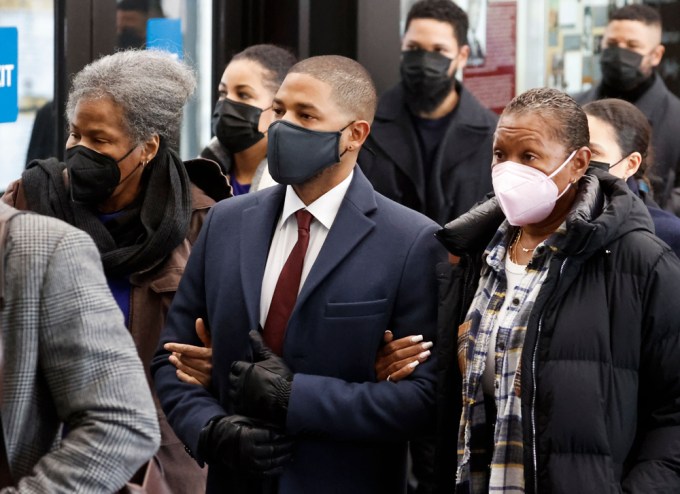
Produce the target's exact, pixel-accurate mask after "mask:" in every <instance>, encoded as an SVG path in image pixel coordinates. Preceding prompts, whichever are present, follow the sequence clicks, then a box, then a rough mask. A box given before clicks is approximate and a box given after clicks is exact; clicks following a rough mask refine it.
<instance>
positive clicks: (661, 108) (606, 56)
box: [575, 4, 680, 215]
mask: <svg viewBox="0 0 680 494" xmlns="http://www.w3.org/2000/svg"><path fill="white" fill-rule="evenodd" d="M661 34H662V26H661V16H660V15H659V13H658V11H657V10H655V9H654V8H652V7H649V6H647V5H637V4H636V5H627V6H625V7H621V8H620V9H618V10H615V11H614V12H612V14H611V15H610V17H609V24H607V28H606V30H605V33H604V37H603V38H602V54H601V58H600V65H601V68H602V81H601V82H600V84H598V85H597V86H595V87H594V88H592V89H591V90H589V91H587V92H585V93H582V94H580V95H577V96H575V99H576V101H577V102H578V103H579V104H585V103H589V102H591V101H594V100H598V99H603V98H619V99H623V100H626V101H628V102H630V103H633V104H634V105H635V106H636V107H638V108H639V109H640V111H642V113H644V114H645V116H646V117H647V118H648V119H649V122H650V124H651V126H652V129H653V131H654V132H653V134H652V145H653V149H654V156H653V163H654V164H653V166H652V168H651V169H650V170H649V172H648V175H650V178H651V181H652V186H653V188H654V190H653V193H654V199H655V200H656V201H657V202H658V203H659V205H660V206H662V207H664V208H665V209H668V210H670V211H673V212H674V213H675V214H676V215H680V142H679V141H678V136H680V99H678V98H677V97H676V96H675V95H674V94H673V93H671V92H670V91H669V90H668V88H667V87H666V85H665V84H664V83H663V80H662V79H661V76H659V74H658V73H657V71H656V68H657V67H658V66H659V64H660V63H661V59H662V58H663V54H664V46H663V45H662V44H661Z"/></svg>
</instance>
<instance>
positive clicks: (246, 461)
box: [198, 415, 293, 476]
mask: <svg viewBox="0 0 680 494" xmlns="http://www.w3.org/2000/svg"><path fill="white" fill-rule="evenodd" d="M292 448H293V442H292V441H291V440H290V439H289V438H287V437H286V436H283V435H281V434H279V433H277V432H275V431H273V430H272V429H270V428H267V427H265V426H264V425H262V424H258V423H257V422H256V421H254V420H251V419H249V418H248V417H242V416H240V415H230V416H228V417H220V418H217V419H213V420H211V421H210V422H208V425H206V426H205V427H204V428H203V430H202V431H201V435H200V436H199V440H198V451H199V454H200V455H201V457H203V459H204V460H205V461H206V462H207V463H208V464H209V465H211V466H213V465H224V466H226V467H228V468H230V469H232V470H236V471H238V472H245V473H248V474H251V475H264V476H276V475H281V473H283V467H284V465H285V464H286V463H287V462H288V461H289V460H290V457H291V452H292Z"/></svg>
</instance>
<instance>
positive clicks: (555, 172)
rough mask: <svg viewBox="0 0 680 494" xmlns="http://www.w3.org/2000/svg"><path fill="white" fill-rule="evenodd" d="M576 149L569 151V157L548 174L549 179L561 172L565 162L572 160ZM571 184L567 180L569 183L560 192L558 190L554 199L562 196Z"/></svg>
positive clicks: (565, 164)
mask: <svg viewBox="0 0 680 494" xmlns="http://www.w3.org/2000/svg"><path fill="white" fill-rule="evenodd" d="M576 151H578V149H574V150H573V151H572V152H571V154H570V155H569V157H568V158H567V159H566V160H565V161H564V163H562V164H561V165H560V166H558V167H557V170H555V171H554V172H552V173H551V174H550V175H548V178H549V179H552V178H553V177H554V176H555V175H557V174H558V173H559V172H561V171H562V169H563V168H564V167H565V166H567V163H569V162H570V161H571V160H572V158H573V157H574V155H576ZM572 185H573V183H572V182H569V183H568V184H567V186H566V187H565V188H564V190H563V191H562V192H560V194H559V195H558V196H557V199H555V200H556V201H557V200H558V199H559V198H560V197H562V196H563V195H564V194H566V193H567V191H568V190H569V189H570V188H571V186H572Z"/></svg>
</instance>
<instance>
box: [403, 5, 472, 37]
mask: <svg viewBox="0 0 680 494" xmlns="http://www.w3.org/2000/svg"><path fill="white" fill-rule="evenodd" d="M413 19H434V20H435V21H440V22H446V23H448V24H451V27H452V28H453V35H454V36H455V37H456V41H457V42H458V46H459V47H460V46H463V45H467V44H468V40H467V32H468V28H469V22H468V16H467V14H466V13H465V11H464V10H463V9H461V8H460V7H459V6H458V5H456V4H455V3H453V2H452V1H451V0H419V1H418V2H416V3H414V4H413V6H412V7H411V10H409V11H408V16H407V17H406V27H405V28H404V29H405V30H407V31H408V26H409V25H410V24H411V21H412V20H413Z"/></svg>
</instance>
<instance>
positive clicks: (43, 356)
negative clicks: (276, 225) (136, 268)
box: [0, 204, 159, 494]
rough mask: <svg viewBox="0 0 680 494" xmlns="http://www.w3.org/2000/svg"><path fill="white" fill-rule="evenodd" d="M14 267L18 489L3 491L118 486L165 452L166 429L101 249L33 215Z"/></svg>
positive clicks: (5, 323) (22, 220)
mask: <svg viewBox="0 0 680 494" xmlns="http://www.w3.org/2000/svg"><path fill="white" fill-rule="evenodd" d="M7 207H9V206H6V205H5V204H0V208H3V209H4V208H7ZM5 265H6V281H5V287H6V295H5V297H6V306H5V309H4V311H3V312H2V314H1V317H2V319H1V320H2V334H3V344H4V388H3V401H2V408H1V412H2V425H3V432H4V435H5V443H6V445H7V454H8V457H9V463H10V467H11V470H12V474H13V477H14V480H15V482H16V483H17V488H16V489H14V488H7V489H3V491H2V493H3V494H5V493H10V492H22V493H23V492H26V493H28V492H31V493H33V492H40V493H43V492H44V493H48V492H49V493H51V494H55V493H67V492H68V493H76V492H83V493H88V494H92V493H104V492H114V491H116V490H118V489H119V488H120V487H121V486H122V485H123V484H124V483H125V481H126V480H127V479H128V478H130V477H131V476H132V475H133V473H134V472H135V471H136V470H137V469H138V468H139V467H140V466H141V465H142V464H143V463H144V462H145V461H146V460H148V459H149V458H150V457H151V456H152V455H153V453H154V452H155V451H156V449H157V447H158V444H159V431H158V423H157V418H156V410H155V408H154V404H153V401H152V398H151V394H150V392H149V389H148V385H147V381H146V378H145V375H144V371H143V369H142V365H141V363H140V361H139V358H138V357H137V351H136V350H135V346H134V344H133V342H132V338H131V337H130V334H129V333H128V331H127V329H126V328H125V324H124V321H123V316H122V314H121V312H120V310H119V309H118V306H117V305H116V302H115V301H114V299H113V297H112V296H111V292H110V291H109V288H108V285H107V283H106V280H105V278H104V273H103V271H102V266H101V260H100V256H99V253H98V251H97V249H96V248H95V246H94V244H93V242H92V240H91V239H90V237H89V236H88V235H87V234H86V233H84V232H82V231H80V230H77V229H75V228H73V227H72V226H69V225H67V224H66V223H63V222H61V221H59V220H56V219H53V218H47V217H44V216H39V215H36V214H23V215H20V216H16V217H15V218H14V219H13V220H12V221H11V223H10V230H9V238H8V242H7V255H6V264H5ZM62 423H63V424H64V425H65V430H66V431H67V432H66V433H65V436H64V437H63V439H62V427H61V425H62Z"/></svg>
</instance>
